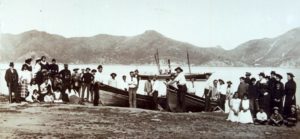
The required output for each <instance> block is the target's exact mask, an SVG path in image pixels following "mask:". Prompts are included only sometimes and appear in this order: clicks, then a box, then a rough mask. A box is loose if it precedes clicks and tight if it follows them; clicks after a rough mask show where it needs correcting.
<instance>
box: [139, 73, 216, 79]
mask: <svg viewBox="0 0 300 139" xmlns="http://www.w3.org/2000/svg"><path fill="white" fill-rule="evenodd" d="M211 75H212V73H203V74H186V75H185V78H186V79H187V80H190V79H192V78H194V79H195V80H198V81H206V80H208V78H209V77H210V76H211ZM170 76H171V75H170V74H164V75H139V77H140V78H141V79H142V80H147V79H149V78H150V79H152V78H153V77H156V78H157V79H158V80H166V79H168V78H170Z"/></svg>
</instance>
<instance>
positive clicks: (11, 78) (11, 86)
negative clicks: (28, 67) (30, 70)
mask: <svg viewBox="0 0 300 139" xmlns="http://www.w3.org/2000/svg"><path fill="white" fill-rule="evenodd" d="M5 81H6V84H7V87H8V91H9V102H10V103H12V93H14V94H15V101H16V102H17V103H19V102H20V94H19V92H18V82H19V75H18V72H17V70H16V69H14V63H13V62H11V63H9V69H7V70H6V73H5Z"/></svg>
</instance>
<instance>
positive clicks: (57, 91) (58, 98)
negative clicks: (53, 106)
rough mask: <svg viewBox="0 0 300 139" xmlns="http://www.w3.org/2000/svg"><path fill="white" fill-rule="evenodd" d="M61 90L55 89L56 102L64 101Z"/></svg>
mask: <svg viewBox="0 0 300 139" xmlns="http://www.w3.org/2000/svg"><path fill="white" fill-rule="evenodd" d="M62 102H63V101H62V97H61V92H60V91H59V90H56V91H54V103H62Z"/></svg>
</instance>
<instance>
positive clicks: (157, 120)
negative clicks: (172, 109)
mask: <svg viewBox="0 0 300 139" xmlns="http://www.w3.org/2000/svg"><path fill="white" fill-rule="evenodd" d="M151 121H154V122H161V120H160V119H151Z"/></svg>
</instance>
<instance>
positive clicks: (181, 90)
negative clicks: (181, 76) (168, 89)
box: [177, 85, 187, 112]
mask: <svg viewBox="0 0 300 139" xmlns="http://www.w3.org/2000/svg"><path fill="white" fill-rule="evenodd" d="M186 93H187V87H186V85H178V91H177V111H178V112H185V94H186Z"/></svg>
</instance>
